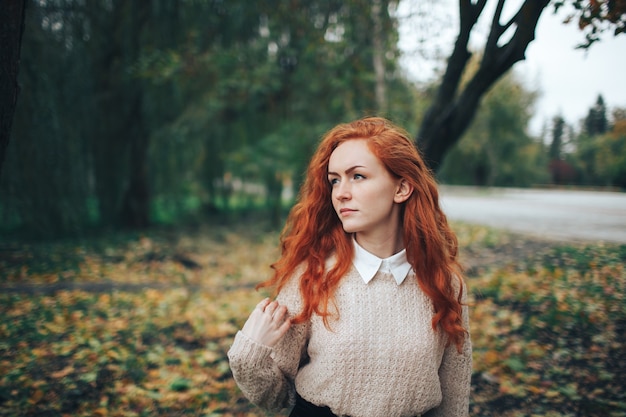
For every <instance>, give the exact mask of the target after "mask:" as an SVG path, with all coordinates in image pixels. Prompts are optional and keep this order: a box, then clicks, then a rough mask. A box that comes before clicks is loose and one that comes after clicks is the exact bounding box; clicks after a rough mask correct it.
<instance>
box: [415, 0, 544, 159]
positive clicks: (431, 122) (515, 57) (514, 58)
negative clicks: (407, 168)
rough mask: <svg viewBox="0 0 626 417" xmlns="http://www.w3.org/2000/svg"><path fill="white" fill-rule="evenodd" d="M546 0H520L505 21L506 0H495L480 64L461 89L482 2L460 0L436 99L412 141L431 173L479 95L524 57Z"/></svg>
mask: <svg viewBox="0 0 626 417" xmlns="http://www.w3.org/2000/svg"><path fill="white" fill-rule="evenodd" d="M549 2H550V1H549V0H525V1H524V3H523V4H522V5H521V6H520V9H519V10H518V11H517V13H516V14H515V15H514V16H513V17H512V18H511V19H510V20H509V21H508V22H506V23H504V24H501V23H500V18H501V13H502V8H503V6H504V3H505V0H500V1H499V2H498V5H497V6H496V10H495V12H494V17H493V20H492V24H491V30H490V33H489V36H488V38H487V42H486V44H485V49H484V51H483V56H482V61H481V63H480V67H479V69H478V71H477V72H476V73H475V74H474V75H473V76H472V78H471V79H470V81H469V82H468V83H467V84H465V86H464V87H463V88H462V89H461V90H460V88H461V85H460V83H461V77H462V75H463V71H464V70H465V68H466V66H467V63H468V61H469V59H470V57H471V53H470V52H469V51H468V50H467V46H468V41H469V38H470V34H471V31H472V29H473V28H474V25H475V24H476V21H477V20H478V17H479V16H480V14H481V13H482V12H483V10H484V6H485V4H486V0H479V1H478V2H476V3H472V2H470V1H468V0H459V11H460V17H461V24H460V29H459V35H458V37H457V40H456V43H455V45H454V50H453V51H452V54H451V55H450V58H449V59H448V66H447V68H446V72H445V74H444V76H443V80H442V82H441V84H440V86H439V89H438V91H437V95H436V97H435V100H434V101H433V103H432V104H431V106H430V107H429V109H428V110H427V111H426V114H425V116H424V120H423V122H422V125H421V127H420V131H419V134H418V136H417V138H416V140H415V141H416V144H417V146H418V148H419V149H420V151H421V152H422V154H423V156H424V159H425V161H426V163H427V164H428V165H429V166H430V168H431V169H432V170H433V171H437V169H438V168H439V167H440V166H441V163H442V162H443V158H444V157H445V155H446V153H447V152H448V151H449V150H450V149H451V148H452V146H453V145H454V144H456V143H457V142H458V140H459V139H460V138H461V136H462V135H463V133H464V132H465V130H466V129H467V128H468V126H469V125H470V123H471V121H472V119H473V118H474V115H475V113H476V110H477V108H478V105H479V104H480V100H481V98H482V97H483V95H484V94H485V93H486V92H487V91H488V90H489V88H490V87H491V86H492V85H493V84H494V83H495V82H496V81H497V80H498V79H499V78H500V77H501V76H502V75H503V74H504V73H506V72H507V71H508V70H509V69H511V67H513V65H514V64H515V63H516V62H518V61H521V60H523V59H525V52H526V48H527V47H528V44H529V43H530V42H531V41H532V40H533V39H534V38H535V28H536V26H537V22H538V20H539V17H540V16H541V13H542V12H543V10H544V9H545V7H546V6H547V5H548V3H549ZM511 26H513V28H512V29H514V34H513V36H512V37H511V39H510V40H509V41H508V42H506V43H505V44H503V45H500V44H499V41H500V38H501V37H502V35H503V34H504V33H505V32H506V31H507V29H509V28H510V27H511Z"/></svg>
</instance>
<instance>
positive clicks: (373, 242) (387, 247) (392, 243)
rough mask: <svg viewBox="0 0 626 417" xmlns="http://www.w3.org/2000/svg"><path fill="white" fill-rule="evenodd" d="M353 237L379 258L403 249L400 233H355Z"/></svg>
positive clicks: (387, 256)
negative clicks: (375, 234)
mask: <svg viewBox="0 0 626 417" xmlns="http://www.w3.org/2000/svg"><path fill="white" fill-rule="evenodd" d="M354 239H355V240H356V242H357V243H358V244H359V245H361V247H362V248H363V249H365V250H366V251H368V252H369V253H371V254H372V255H376V256H378V257H379V258H381V259H385V258H389V257H390V256H392V255H395V254H396V253H398V252H400V251H401V250H402V249H404V240H403V239H402V233H393V234H390V235H389V236H382V237H381V236H368V235H363V234H362V233H355V235H354Z"/></svg>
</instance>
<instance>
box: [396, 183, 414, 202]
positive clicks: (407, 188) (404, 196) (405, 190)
mask: <svg viewBox="0 0 626 417" xmlns="http://www.w3.org/2000/svg"><path fill="white" fill-rule="evenodd" d="M411 194H413V186H412V185H411V184H409V182H408V181H407V180H405V179H404V178H401V179H400V182H399V183H398V188H397V189H396V195H395V196H394V197H393V201H394V202H395V203H398V204H399V203H404V202H405V201H406V200H408V199H409V197H411Z"/></svg>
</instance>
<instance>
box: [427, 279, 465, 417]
mask: <svg viewBox="0 0 626 417" xmlns="http://www.w3.org/2000/svg"><path fill="white" fill-rule="evenodd" d="M465 289H466V290H465V291H464V294H463V304H464V306H463V326H464V327H465V329H467V331H468V333H467V334H466V336H465V340H464V341H463V348H462V350H461V353H459V352H458V350H457V347H456V345H454V344H451V345H450V346H448V347H447V348H446V349H445V351H444V353H443V359H442V361H441V365H440V367H439V382H440V384H441V393H442V395H443V398H442V401H441V404H440V405H439V406H438V407H436V408H434V409H432V410H430V411H429V412H427V413H426V414H425V416H427V417H466V416H468V415H469V397H470V386H471V379H472V343H471V340H470V337H469V311H468V307H467V305H465V304H466V299H467V295H466V293H467V286H465Z"/></svg>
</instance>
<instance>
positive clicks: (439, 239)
mask: <svg viewBox="0 0 626 417" xmlns="http://www.w3.org/2000/svg"><path fill="white" fill-rule="evenodd" d="M350 139H366V140H367V143H368V146H369V149H370V151H371V152H372V153H373V154H374V155H375V156H376V157H378V159H379V160H380V161H381V162H382V163H383V165H384V166H385V167H386V168H387V170H388V171H389V172H390V173H391V174H392V175H393V176H395V177H396V178H404V179H405V180H406V181H407V182H409V183H410V184H411V185H412V186H413V193H412V194H411V196H410V197H409V199H408V200H407V201H405V202H404V203H402V204H403V210H402V220H401V222H402V226H401V227H402V231H403V238H404V246H405V248H406V254H407V259H408V261H409V263H410V264H411V266H412V267H413V270H414V271H415V273H416V275H417V277H418V282H419V285H420V287H421V288H422V291H424V293H425V294H426V295H427V296H428V297H429V298H430V300H431V301H432V303H433V307H434V316H433V319H432V326H433V329H438V328H440V329H441V330H443V331H444V332H445V333H446V334H447V336H448V343H454V344H456V346H457V348H458V349H459V350H460V349H461V346H462V345H463V341H464V336H465V334H466V329H464V327H463V323H462V319H461V309H462V303H461V299H462V294H463V291H464V285H463V280H462V278H461V267H460V265H459V263H458V260H457V249H458V243H457V239H456V236H455V235H454V233H453V232H452V230H451V228H450V227H449V225H448V222H447V219H446V216H445V215H444V213H443V212H442V210H441V208H440V207H439V193H438V191H437V184H436V182H435V179H434V177H433V175H432V173H431V171H430V170H429V169H428V167H427V166H426V165H425V164H424V161H423V159H422V157H421V156H420V154H419V152H418V151H417V148H416V147H415V145H414V144H413V142H412V141H411V139H410V136H409V134H408V133H407V132H406V131H405V130H403V129H401V128H399V127H397V126H395V125H394V124H392V123H391V122H390V121H388V120H386V119H384V118H380V117H368V118H364V119H360V120H356V121H354V122H352V123H347V124H340V125H338V126H336V127H334V128H333V129H331V130H330V131H328V132H327V133H326V134H325V135H324V137H323V138H322V141H321V143H320V144H319V146H318V148H317V151H316V152H315V154H314V155H313V157H312V159H311V161H310V163H309V166H308V170H307V173H306V178H305V181H304V184H303V185H302V188H301V189H300V194H299V196H298V202H297V203H296V204H295V206H294V207H293V208H292V209H291V212H290V213H289V217H288V219H287V222H286V224H285V228H284V229H283V231H282V234H281V257H280V259H279V260H278V261H277V262H275V263H274V264H272V268H273V269H274V275H273V277H272V278H270V279H269V280H268V281H266V282H263V283H262V284H260V285H259V287H274V288H275V291H276V292H278V291H280V289H281V288H282V287H283V286H284V285H285V284H286V283H287V281H288V280H289V279H290V277H292V276H293V274H294V273H295V272H296V269H297V268H299V267H300V266H301V267H302V268H304V269H303V271H302V275H301V277H300V291H301V294H302V298H303V310H302V311H301V312H300V313H299V314H298V315H297V316H296V317H295V318H294V322H296V323H300V322H303V321H305V320H308V319H309V318H310V317H311V316H312V315H313V314H318V315H320V316H322V317H323V319H324V322H325V323H326V324H327V325H328V317H329V316H331V315H332V314H331V313H330V312H329V309H328V305H329V303H332V302H333V295H334V292H335V290H336V289H337V287H338V286H339V282H340V281H341V279H342V277H343V276H344V275H345V274H346V273H347V272H348V270H349V269H350V267H351V264H352V258H353V254H354V247H353V245H352V241H351V235H350V234H348V233H346V232H344V230H343V227H342V224H341V222H340V220H339V218H338V216H337V214H336V213H335V210H334V209H333V205H332V201H331V185H330V184H329V182H328V161H329V159H330V155H331V154H332V152H333V151H334V150H335V149H336V148H337V146H339V145H340V144H341V143H343V142H345V141H347V140H350ZM333 254H334V255H335V258H336V260H337V261H336V263H335V264H334V266H332V267H331V268H330V269H328V270H327V269H326V260H327V258H329V257H330V256H331V255H333ZM453 280H458V285H454V282H453ZM459 288H460V291H459Z"/></svg>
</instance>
